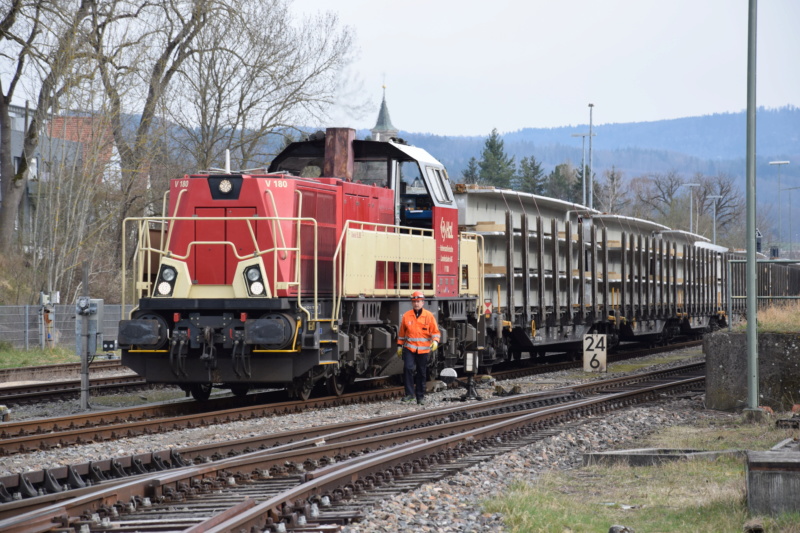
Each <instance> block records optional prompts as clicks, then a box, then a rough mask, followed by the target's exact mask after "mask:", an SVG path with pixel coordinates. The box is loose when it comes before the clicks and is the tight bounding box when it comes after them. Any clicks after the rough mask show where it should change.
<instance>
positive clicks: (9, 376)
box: [0, 359, 122, 383]
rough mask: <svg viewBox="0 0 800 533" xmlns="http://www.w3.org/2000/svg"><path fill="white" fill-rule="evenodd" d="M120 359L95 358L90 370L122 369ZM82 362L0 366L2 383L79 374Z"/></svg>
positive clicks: (0, 380) (0, 381)
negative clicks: (13, 366)
mask: <svg viewBox="0 0 800 533" xmlns="http://www.w3.org/2000/svg"><path fill="white" fill-rule="evenodd" d="M121 368H122V363H121V362H120V360H119V359H95V360H94V361H92V363H91V364H90V365H89V372H100V371H108V370H120V369H121ZM80 371H81V363H58V364H54V365H39V366H25V367H17V368H0V383H4V382H9V381H26V380H32V379H33V380H41V379H47V378H49V377H51V376H63V375H70V374H79V373H80Z"/></svg>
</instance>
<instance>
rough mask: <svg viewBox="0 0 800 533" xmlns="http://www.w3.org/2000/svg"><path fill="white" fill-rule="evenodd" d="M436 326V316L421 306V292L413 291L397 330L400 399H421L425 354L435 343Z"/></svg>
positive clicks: (422, 303)
mask: <svg viewBox="0 0 800 533" xmlns="http://www.w3.org/2000/svg"><path fill="white" fill-rule="evenodd" d="M439 338H440V334H439V326H438V325H437V324H436V317H435V316H433V313H431V312H430V311H428V310H427V309H425V295H424V294H422V291H414V294H412V295H411V309H409V310H408V311H406V313H405V314H404V315H403V317H402V318H401V319H400V334H399V336H398V337H397V356H398V357H402V358H403V372H404V381H405V386H406V395H405V397H404V398H403V400H402V401H403V402H404V403H410V402H413V401H414V399H415V398H416V400H417V404H419V405H423V404H424V403H425V382H426V375H425V374H426V372H427V369H428V354H429V353H430V352H435V351H436V349H437V348H438V347H439Z"/></svg>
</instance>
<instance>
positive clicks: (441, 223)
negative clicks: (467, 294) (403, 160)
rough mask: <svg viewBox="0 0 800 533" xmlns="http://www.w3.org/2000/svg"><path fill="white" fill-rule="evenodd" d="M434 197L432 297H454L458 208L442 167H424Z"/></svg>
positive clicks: (456, 289) (456, 287) (456, 270)
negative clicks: (434, 289) (434, 273)
mask: <svg viewBox="0 0 800 533" xmlns="http://www.w3.org/2000/svg"><path fill="white" fill-rule="evenodd" d="M425 172H426V174H427V178H428V179H427V181H428V183H429V185H430V189H431V192H432V194H433V198H434V207H433V235H434V238H435V239H436V282H435V288H436V296H458V276H459V272H458V264H459V261H458V253H459V252H458V209H456V207H455V203H454V201H453V191H452V189H451V188H450V182H449V181H448V179H447V174H446V172H445V170H444V169H443V168H438V167H433V166H425Z"/></svg>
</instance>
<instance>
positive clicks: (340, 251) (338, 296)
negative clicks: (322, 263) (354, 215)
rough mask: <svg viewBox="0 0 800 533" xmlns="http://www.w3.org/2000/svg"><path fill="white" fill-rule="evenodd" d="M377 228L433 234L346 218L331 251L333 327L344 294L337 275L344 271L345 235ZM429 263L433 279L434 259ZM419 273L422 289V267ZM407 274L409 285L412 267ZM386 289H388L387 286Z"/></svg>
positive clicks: (415, 233) (427, 230) (342, 285)
mask: <svg viewBox="0 0 800 533" xmlns="http://www.w3.org/2000/svg"><path fill="white" fill-rule="evenodd" d="M354 226H359V227H358V228H356V227H354ZM378 228H382V229H383V231H380V233H393V234H397V235H408V236H417V237H422V238H431V239H433V236H434V234H433V230H432V229H426V228H410V227H407V226H399V225H396V224H381V223H378V222H365V221H362V220H347V221H345V223H344V226H343V227H342V233H341V235H340V236H339V242H338V243H337V245H336V250H335V251H334V253H333V261H332V270H333V300H334V304H333V312H332V316H331V321H332V325H333V326H334V327H335V324H333V322H334V321H335V320H336V317H337V316H339V311H340V309H341V305H342V298H343V296H344V282H342V283H338V282H339V277H340V276H342V275H343V273H344V265H343V264H340V263H342V262H343V261H344V260H345V254H346V252H345V249H344V246H345V240H346V238H347V235H348V231H349V230H351V229H359V230H360V231H364V232H373V233H377V232H378ZM393 262H395V263H396V262H398V261H393ZM412 264H413V263H412ZM430 264H432V265H433V269H432V270H431V274H432V275H433V276H434V279H435V277H436V261H435V258H434V259H433V260H432V261H431V262H430ZM339 270H341V272H339ZM420 273H421V274H422V277H421V278H420V279H421V284H422V287H421V288H422V289H423V290H424V269H423V271H421V272H420ZM409 274H410V276H409V284H410V285H411V284H413V268H412V271H411V272H410V273H409ZM412 289H413V287H412V286H410V287H409V289H408V290H407V292H409V294H410V291H411V290H412ZM386 290H387V291H388V288H387V289H386ZM395 292H396V295H397V296H400V295H401V292H402V289H401V288H400V287H399V284H398V287H397V288H396V289H395Z"/></svg>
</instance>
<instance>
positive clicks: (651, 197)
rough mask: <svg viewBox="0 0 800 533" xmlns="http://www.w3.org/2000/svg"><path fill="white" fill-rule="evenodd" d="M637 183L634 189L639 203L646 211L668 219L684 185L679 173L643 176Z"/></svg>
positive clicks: (671, 172)
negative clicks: (679, 190) (680, 188)
mask: <svg viewBox="0 0 800 533" xmlns="http://www.w3.org/2000/svg"><path fill="white" fill-rule="evenodd" d="M637 182H638V183H637V186H636V187H635V189H634V190H635V192H636V201H637V203H639V204H641V205H642V206H643V207H644V208H645V211H650V212H651V213H659V214H660V215H661V217H662V218H666V217H668V216H669V213H670V211H671V210H672V209H673V203H674V201H675V199H676V197H677V196H678V189H679V187H680V186H681V185H683V183H684V179H683V178H682V177H681V176H679V175H678V173H677V172H675V171H670V172H668V173H667V174H651V175H648V176H642V177H640V178H639V179H638V180H637ZM650 218H653V217H652V216H651V217H650Z"/></svg>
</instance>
